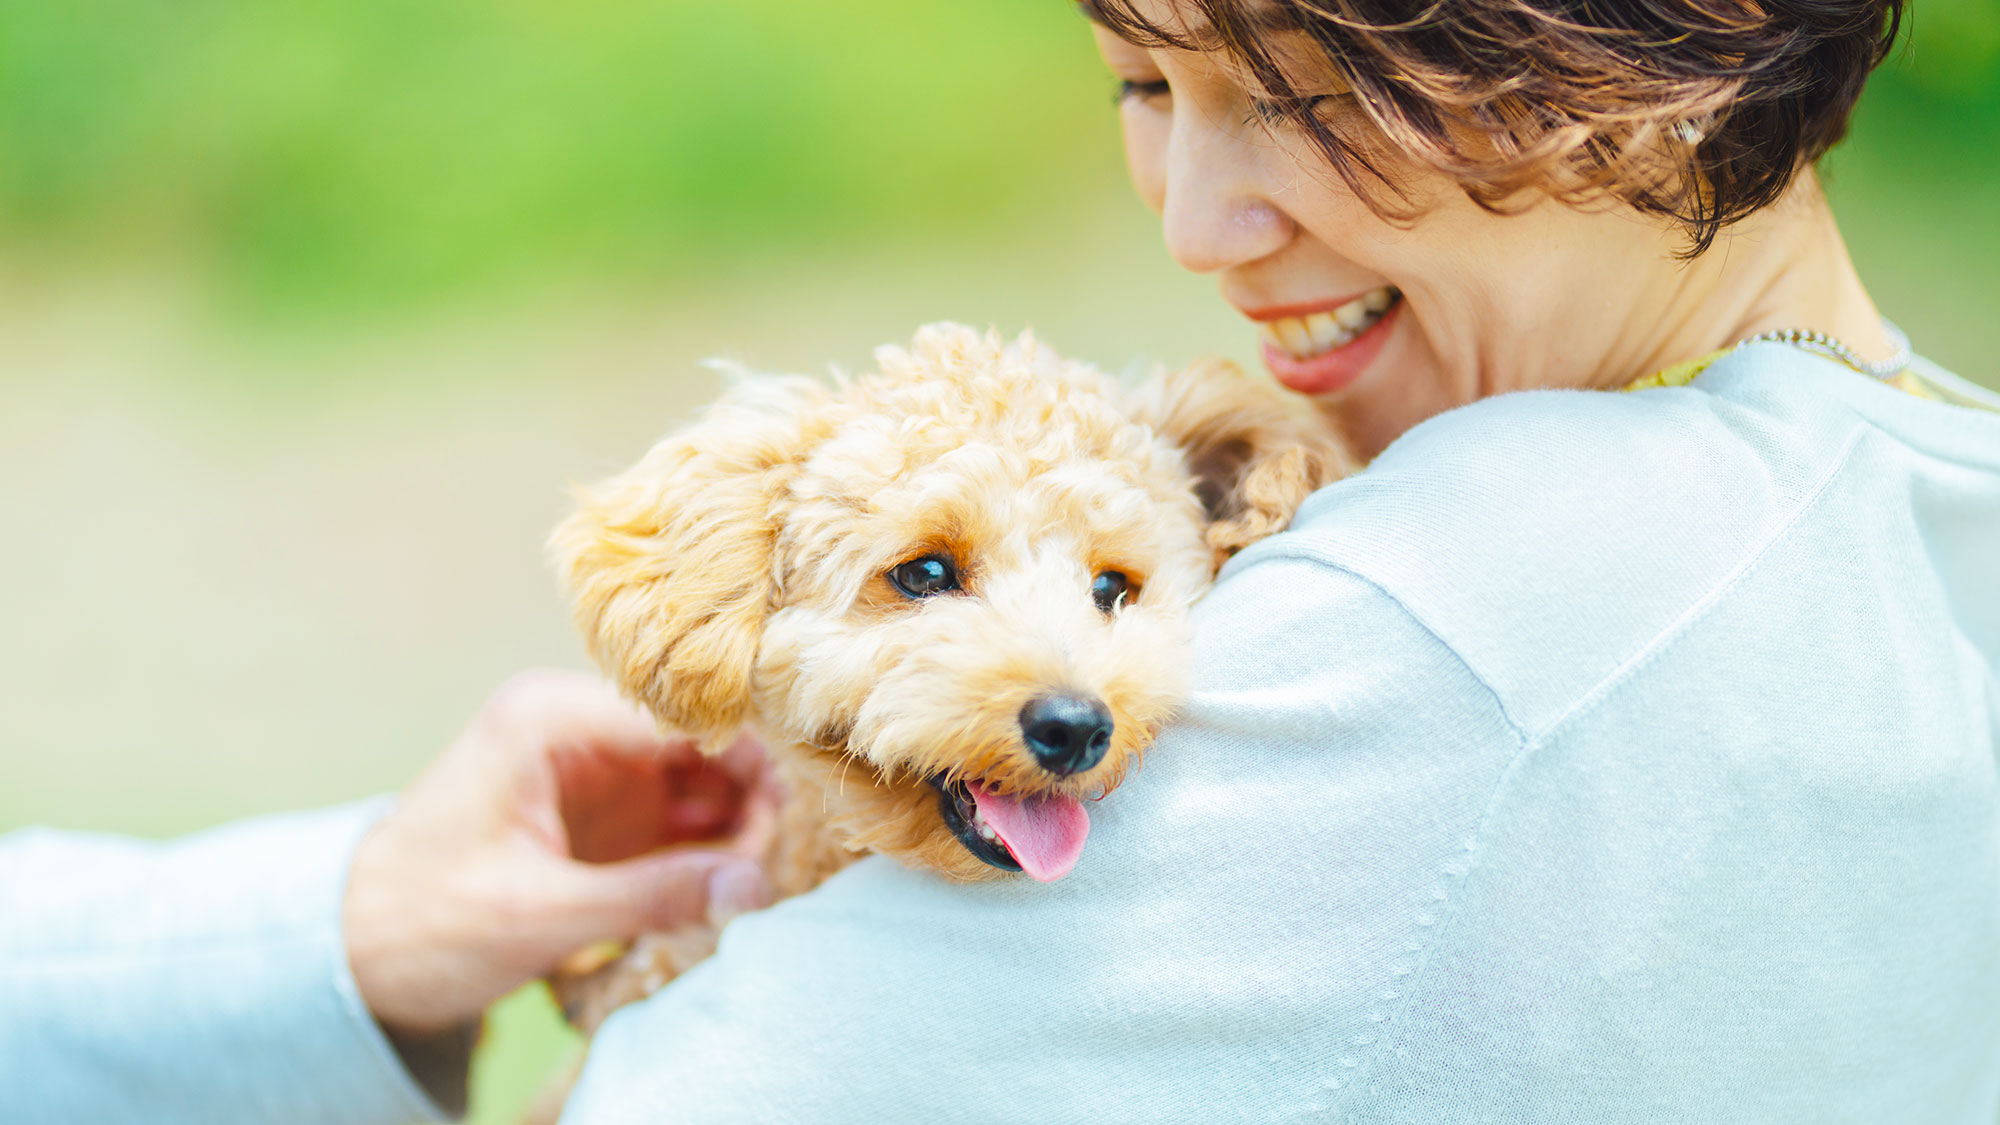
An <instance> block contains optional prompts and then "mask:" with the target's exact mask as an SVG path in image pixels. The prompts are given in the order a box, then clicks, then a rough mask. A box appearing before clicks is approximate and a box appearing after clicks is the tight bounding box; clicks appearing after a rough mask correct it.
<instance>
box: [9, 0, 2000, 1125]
mask: <svg viewBox="0 0 2000 1125" xmlns="http://www.w3.org/2000/svg"><path fill="white" fill-rule="evenodd" d="M1913 32H1914V34H1913V35H1912V36H1911V37H1910V38H1909V39H1908V40H1907V41H1906V42H1907V46H1906V47H1905V49H1904V50H1903V51H1902V52H1901V53H1899V55H1898V57H1897V59H1896V61H1895V62H1894V64H1893V65H1892V66H1891V67H1890V68H1889V69H1887V70H1886V71H1884V72H1883V73H1882V74H1880V75H1878V77H1877V79H1876V81H1875V83H1874V85H1873V86H1872V88H1871V90H1870V93H1869V95H1868V97H1867V100H1866V102H1865V103H1864V105H1863V108H1862V111H1861V113H1860V116H1859V118H1858V120H1857V122H1856V126H1855V131H1854V137H1853V140H1852V141H1851V142H1850V143H1849V144H1848V145H1847V146H1846V147H1845V148H1843V149H1842V150H1840V151H1839V152H1838V153H1836V154H1835V156H1834V157H1833V158H1831V160H1830V161H1829V163H1828V167H1827V175H1828V179H1829V182H1830V188H1831V191H1832V193H1833V195H1834V199H1835V204H1836V207H1837V209H1838V211H1839V213H1840V215H1841V218H1842V220H1843V223H1844V226H1845V229H1846V231H1847V234H1848V237H1849V241H1850V244H1851V247H1852V249H1853V251H1854V254H1855V257H1856V258H1857V260H1858V262H1859V264H1860V267H1861V270H1862V275H1863V277H1864V279H1866V280H1867V281H1868V282H1869V284H1870V287H1871V289H1872V290H1873V291H1874V293H1875V295H1876V297H1877V299H1878V301H1879V303H1880V304H1881V305H1882V307H1883V309H1884V310H1885V311H1886V312H1887V313H1888V314H1889V315H1890V316H1891V317H1893V318H1895V319H1897V320H1898V321H1899V322H1900V323H1901V324H1902V325H1903V326H1904V327H1905V328H1907V329H1908V330H1909V331H1910V332H1911V335H1912V336H1913V337H1914V338H1915V339H1916V340H1917V342H1918V346H1919V347H1920V348H1921V349H1922V350H1924V351H1925V352H1927V353H1929V354H1930V355H1932V356H1933V357H1934V358H1937V359H1939V360H1940V361H1942V362H1944V363H1945V364H1946V365H1947V366H1950V367H1954V368H1956V369H1957V370H1959V371H1961V372H1963V373H1964V374H1967V375H1968V376H1971V377H1973V378H1976V379H1979V380H1981V381H1984V382H1987V383H1989V384H1992V383H1996V382H2000V358H1996V356H2000V327H1996V324H2000V319H1996V318H1995V317H1994V315H1993V314H1992V311H1991V308H1990V306H1991V305H1992V304H1993V302H1994V301H1995V300H1996V298H2000V264H1996V263H2000V206H1996V204H2000V187H1996V178H2000V3H1996V2H1995V0H1915V6H1914V10H1913ZM1110 92H1111V82H1110V80H1109V78H1108V77H1107V76H1106V75H1105V74H1104V73H1103V72H1102V68H1101V67H1100V66H1099V64H1098V63H1097V62H1096V60H1095V55H1094V52H1093V50H1092V49H1091V46H1090V43H1089V38H1088V35H1087V34H1086V33H1085V31H1084V28H1083V26H1082V25H1081V22H1080V20H1079V19H1078V18H1077V17H1076V16H1075V14H1074V13H1073V12H1072V11H1071V10H1070V8H1069V6H1068V5H1067V4H1065V3H1063V0H950V2H949V3H940V2H938V0H844V2H843V3H840V4H821V5H812V4H798V3H792V2H783V0H732V2H731V3H728V4H700V5H696V4H692V3H687V2H685V0H571V2H570V3H566V4H560V5H559V4H554V3H548V2H546V0H545V2H542V3H534V2H530V0H393V2H392V0H338V2H336V0H296V2H294V3H289V4H280V5H271V4H255V3H250V2H247V0H174V2H173V3H166V2H164V0H9V2H8V3H6V4H0V528H4V529H5V530H4V536H5V540H4V542H5V545H6V550H5V551H4V552H0V623H4V625H5V634H6V641H5V643H4V644H0V830H4V829H5V828H8V827H11V826H15V825H19V824H24V823H29V822H37V823H52V824H56V825H62V826H71V827H94V828H107V829H115V830H120V831H129V832H138V833H145V834H149V835H168V834H173V833H178V832H184V831H188V830H191V829H194V828H197V827H200V826H202V825H205V824H209V823H213V822H215V821H217V820H220V819H223V818H228V817H235V816H241V815H246V814H251V813H256V812H261V811H269V810H276V809H284V808H294V807H301V806H309V805H316V804H324V803H328V802H333V801H339V800H344V799H347V798H351V797H357V796H360V795H363V794H368V793H373V792H379V791H383V790H387V789H392V788H394V787H396V786H398V785H400V784H401V783H403V782H404V781H405V780H407V778H408V777H409V776H410V775H411V773H412V772H413V771H414V770H416V769H417V768H418V767H419V766H420V765H421V764H422V763H424V762H425V761H427V760H428V759H429V757H430V756H431V755H432V754H433V753H435V752H436V750H438V749H439V748H440V747H442V745H443V744H444V743H445V741H446V740H448V739H449V738H450V737H451V735H452V734H453V733H454V732H455V731H456V729H457V727H458V726H459V724H460V723H462V722H463V721H464V720H465V718H466V717H468V716H469V715H470V714H471V713H472V711H473V710H474V709H475V708H476V707H477V706H478V704H479V702H480V700H481V699H482V698H483V696H484V694H485V692H486V691H487V690H488V689H489V688H490V687H491V686H492V685H494V684H496V683H498V682H499V681H500V680H501V679H502V678H503V677H504V676H505V675H506V674H507V673H508V672H510V671H512V670H514V669H516V668H518V667H520V666H523V665H528V664H536V663H556V664H581V663H582V657H581V653H580V651H579V649H578V647H577V646H576V644H575V642H574V641H573V640H572V639H571V637H570V634H569V629H568V626H567V623H566V621H565V620H564V616H563V613H562V610H561V608H560V606H559V605H558V604H557V602H556V598H555V596H554V592H553V589H552V586H551V583H550V581H549V579H548V577H547V575H546V574H545V573H544V570H543V567H542V564H541V561H540V542H541V539H542V536H543V535H544V533H545V531H546V529H547V528H548V527H549V526H550V525H551V524H552V523H553V521H554V519H555V518H556V516H557V514H558V513H559V512H560V511H561V510H562V505H563V487H564V485H565V484H566V482H568V481H571V480H577V479H584V478H589V477H592V476H595V475H598V474H600V473H604V472H608V471H610V470H612V469H614V468H617V467H619V466H621V465H622V464H624V463H626V462H627V461H629V460H630V459H632V458H633V457H634V456H636V454H637V453H638V452H639V451H640V450H641V449H642V448H643V447H644V445H645V443H646V442H647V440H648V439H649V438H651V437H652V436H654V435H656V434H657V433H658V432H659V431H661V430H663V429H665V428H666V427H667V426H668V425H670V424H671V423H672V422H673V421H674V420H675V419H676V418H677V417H679V416H680V415H681V414H683V413H684V412H685V411H686V410H687V409H688V407H689V406H690V405H691V404H692V403H695V402H698V401H700V400H701V399H702V398H704V397H705V396H706V395H707V394H708V393H709V392H710V391H711V389H712V383H711V382H710V380H709V377H708V376H706V375H704V374H702V373H701V372H700V371H699V370H698V369H697V368H696V367H695V366H694V364H695V361H696V360H698V359H699V358H702V357H705V356H710V355H718V354H720V355H730V356H735V357H738V358H741V359H743V360H745V361H746V362H749V363H750V364H752V365H753V366H758V367H764V368H790V369H809V368H819V367H822V366H823V365H825V364H826V363H828V362H831V361H838V362H842V363H845V364H848V365H854V364H858V363H861V362H863V361H865V358H866V355H867V352H868V349H869V348H870V347H872V346H873V345H874V344H877V343H880V342H883V341H887V340H893V339H897V338H899V337H903V336H906V335H907V333H908V332H909V330H910V329H911V328H912V327H913V326H914V325H916V324H918V323H921V322H923V321H926V320H933V319H938V318H944V317H950V318H955V319H961V320H969V321H974V322H979V323H994V324H998V325H1000V326H1002V327H1004V328H1007V329H1009V330H1012V329H1016V328H1019V327H1021V326H1023V325H1028V324H1032V325H1034V326H1035V327H1036V328H1037V329H1038V330H1040V331H1041V332H1042V334H1043V335H1044V336H1045V337H1046V338H1048V339H1051V340H1052V341H1054V342H1055V343H1057V344H1058V345H1060V346H1062V347H1064V348H1066V349H1068V350H1070V351H1073V352H1076V353H1078V354H1081V355H1086V356H1089V357H1091V358H1093V359H1095V360H1098V361H1099V362H1101V363H1104V364H1107V365H1110V366H1114V367H1117V366H1124V365H1125V364H1127V363H1129V362H1132V361H1135V360H1138V359H1141V358H1145V359H1153V360H1161V361H1167V362H1176V361H1180V360H1184V359H1187V358H1189V357H1191V356H1194V355H1196V354H1200V353H1204V352H1216V351H1220V352H1224V353H1229V354H1237V355H1239V356H1246V355H1247V354H1248V353H1250V352H1251V350H1252V344H1251V342H1250V339H1249V334H1248V333H1247V332H1246V331H1244V328H1243V326H1242V324H1241V323H1240V321H1238V320H1237V319H1236V318H1235V317H1234V316H1233V314H1231V313H1229V312H1228V311H1227V310H1226V309H1225V308H1224V307H1223V306H1222V305H1221V303H1220V301H1218V300H1216V299H1215V297H1214V295H1213V293H1212V289H1211V286H1210V284H1209V283H1208V282H1206V281H1203V280H1201V279H1198V278H1192V277H1187V276H1184V275H1182V274H1180V273H1179V272H1178V271H1177V270H1176V269H1175V268H1174V267H1173V266H1172V265H1171V263H1170V262H1169V261H1168V260H1167V258H1166V256H1165V255H1164V253H1163V252H1162V251H1161V250H1160V248H1159V244H1158V234H1157V231H1156V230H1155V228H1154V226H1153V224H1152V222H1151V220H1150V219H1149V218H1148V216H1146V215H1145V214H1144V213H1143V212H1142V210H1141V209H1140V208H1139V206H1138V205H1137V204H1136V203H1135V202H1133V201H1132V199H1131V198H1130V193H1129V189H1128V188H1127V186H1126V185H1125V183H1124V181H1123V171H1122V164H1121V158H1120V155H1119V150H1118V146H1117V136H1116V127H1115V124H1116V123H1115V120H1114V117H1113V113H1112V110H1111V107H1110ZM568 1050H570V1042H569V1041H568V1040H567V1038H566V1037H565V1035H564V1033H562V1032H561V1030H560V1029H559V1028H557V1027H556V1025H555V1024H554V1022H553V1020H552V1019H551V1017H550V1015H549V1013H548V1010H547V1008H546V1005H545V1003H544V1002H543V1001H542V1000H541V998H540V997H539V995H538V994H536V993H534V992H528V993H524V994H522V995H520V996H517V997H516V998H514V999H512V1000H510V1001H509V1002H508V1003H507V1004H506V1005H505V1006H504V1007H503V1008H502V1010H501V1011H500V1013H499V1014H498V1016H497V1018H496V1020H495V1025H494V1028H493V1030H492V1033H491V1034H490V1035H489V1039H488V1043H487V1046H486V1048H485V1050H484V1052H483V1054H482V1057H481V1062H480V1066H479V1069H478V1072H477V1075H476V1084H477V1089H476V1102H475V1110H474V1115H473V1119H474V1120H475V1121H478V1122H482V1123H483V1122H498V1121H505V1120H509V1119H510V1118H511V1117H512V1116H513V1115H514V1114H515V1113H516V1112H517V1111H518V1109H519V1107H520V1106H521V1104H522V1103H523V1101H524V1099H525V1098H526V1097H527V1096H528V1095H529V1094H530V1093H531V1092H532V1091H533V1090H534V1089H535V1088H536V1087H537V1086H538V1085H539V1084H540V1083H541V1082H542V1080H543V1076H544V1075H545V1073H546V1072H547V1071H548V1069H549V1068H550V1067H551V1066H552V1065H554V1064H556V1063H557V1062H558V1061H559V1060H560V1059H561V1058H562V1057H563V1055H564V1054H565V1053H566V1052H567V1051H568Z"/></svg>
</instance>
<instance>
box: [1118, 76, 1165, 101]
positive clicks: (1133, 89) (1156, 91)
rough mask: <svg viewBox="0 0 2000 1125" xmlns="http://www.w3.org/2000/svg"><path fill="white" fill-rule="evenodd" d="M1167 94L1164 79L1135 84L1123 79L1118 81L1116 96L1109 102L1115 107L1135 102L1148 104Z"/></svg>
mask: <svg viewBox="0 0 2000 1125" xmlns="http://www.w3.org/2000/svg"><path fill="white" fill-rule="evenodd" d="M1169 92H1170V91H1169V90H1168V88H1167V80H1166V79H1164V78H1156V79H1153V80H1152V81H1149V82H1137V81H1134V80H1132V79H1130V78H1125V79H1120V80H1119V82H1118V92H1117V95H1116V96H1115V97H1113V98H1112V99H1111V100H1112V102H1113V103H1114V104H1116V105H1124V104H1125V103H1126V102H1129V101H1135V100H1136V101H1142V102H1149V101H1152V100H1153V99H1154V98H1164V97H1166V96H1167V94H1168V93H1169Z"/></svg>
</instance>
